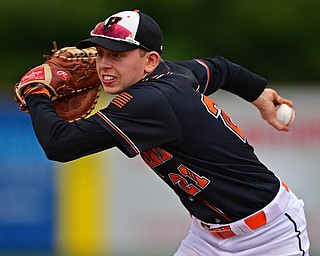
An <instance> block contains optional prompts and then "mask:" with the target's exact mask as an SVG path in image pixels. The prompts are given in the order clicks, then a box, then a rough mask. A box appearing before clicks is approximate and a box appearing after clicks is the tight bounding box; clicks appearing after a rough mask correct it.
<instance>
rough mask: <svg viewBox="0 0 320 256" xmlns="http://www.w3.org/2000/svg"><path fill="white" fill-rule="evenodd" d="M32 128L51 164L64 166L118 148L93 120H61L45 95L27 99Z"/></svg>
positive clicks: (36, 95) (109, 135)
mask: <svg viewBox="0 0 320 256" xmlns="http://www.w3.org/2000/svg"><path fill="white" fill-rule="evenodd" d="M26 102H27V105H28V108H29V110H30V115H31V120H32V125H33V128H34V131H35V134H36V136H37V138H38V140H39V143H40V145H41V147H42V148H43V150H44V151H45V154H46V156H47V157H48V159H50V160H54V161H58V162H67V161H71V160H75V159H77V158H80V157H83V156H86V155H90V154H93V153H97V152H100V151H102V150H105V149H108V148H112V147H114V146H117V142H116V141H115V139H114V138H113V137H112V135H111V134H110V133H108V132H107V131H106V130H105V129H104V128H102V127H101V126H100V125H99V124H98V123H97V122H96V121H94V120H93V118H87V119H85V120H80V121H76V122H71V123H70V122H66V121H64V120H61V119H60V118H59V117H58V115H57V113H56V111H55V109H54V107H53V106H52V103H51V100H50V99H49V98H48V97H47V96H46V95H45V94H35V95H29V96H27V98H26Z"/></svg>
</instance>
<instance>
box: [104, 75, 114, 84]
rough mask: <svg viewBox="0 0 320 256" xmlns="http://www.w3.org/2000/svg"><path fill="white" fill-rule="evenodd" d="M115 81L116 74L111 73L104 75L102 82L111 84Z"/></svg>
mask: <svg viewBox="0 0 320 256" xmlns="http://www.w3.org/2000/svg"><path fill="white" fill-rule="evenodd" d="M114 81H116V77H115V76H111V75H102V83H104V84H111V83H113V82H114Z"/></svg>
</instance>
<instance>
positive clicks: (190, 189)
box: [169, 165, 210, 196]
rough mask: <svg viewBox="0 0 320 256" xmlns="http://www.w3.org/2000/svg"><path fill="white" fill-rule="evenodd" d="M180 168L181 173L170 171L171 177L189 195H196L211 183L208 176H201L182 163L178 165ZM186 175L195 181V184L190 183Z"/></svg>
mask: <svg viewBox="0 0 320 256" xmlns="http://www.w3.org/2000/svg"><path fill="white" fill-rule="evenodd" d="M178 170H179V172H180V174H177V173H170V174H169V178H170V180H171V182H172V183H173V184H174V185H178V186H179V187H180V188H181V189H182V190H184V191H185V192H187V193H188V194H189V195H192V196H194V195H196V194H198V193H199V192H200V191H201V190H202V189H204V188H205V187H206V186H207V185H208V184H209V183H210V181H209V180H208V179H207V178H205V177H203V176H199V175H198V174H196V173H195V172H193V171H192V170H190V169H189V168H187V167H186V166H184V165H180V166H179V167H178ZM186 177H188V178H190V179H191V180H192V181H194V182H195V185H194V184H190V183H189V182H188V180H187V179H186Z"/></svg>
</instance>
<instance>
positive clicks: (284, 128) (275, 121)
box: [268, 119, 290, 132]
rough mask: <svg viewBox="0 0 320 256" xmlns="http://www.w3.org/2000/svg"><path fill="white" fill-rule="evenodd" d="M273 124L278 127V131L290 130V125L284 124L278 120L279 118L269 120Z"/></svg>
mask: <svg viewBox="0 0 320 256" xmlns="http://www.w3.org/2000/svg"><path fill="white" fill-rule="evenodd" d="M268 123H269V124H270V125H271V126H273V127H274V128H276V129H277V130H278V131H283V132H288V131H289V129H290V128H289V126H286V125H283V124H281V123H279V122H278V121H277V119H272V120H269V122H268Z"/></svg>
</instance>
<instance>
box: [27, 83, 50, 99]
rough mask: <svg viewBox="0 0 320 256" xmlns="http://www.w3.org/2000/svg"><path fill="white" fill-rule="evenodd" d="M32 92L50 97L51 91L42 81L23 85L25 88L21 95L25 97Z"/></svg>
mask: <svg viewBox="0 0 320 256" xmlns="http://www.w3.org/2000/svg"><path fill="white" fill-rule="evenodd" d="M33 94H45V95H47V96H48V97H49V98H51V95H52V92H51V90H50V88H48V87H47V86H46V85H44V84H42V83H33V84H30V85H29V86H27V87H25V89H24V90H23V91H22V95H23V97H24V98H26V97H27V96H28V95H33Z"/></svg>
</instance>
